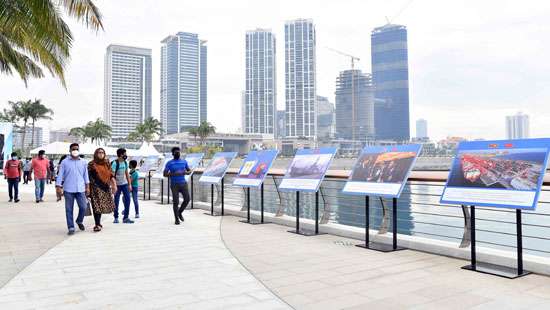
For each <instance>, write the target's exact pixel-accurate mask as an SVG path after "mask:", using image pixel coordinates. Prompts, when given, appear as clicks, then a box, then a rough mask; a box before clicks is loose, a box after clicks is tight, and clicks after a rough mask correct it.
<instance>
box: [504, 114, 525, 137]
mask: <svg viewBox="0 0 550 310" xmlns="http://www.w3.org/2000/svg"><path fill="white" fill-rule="evenodd" d="M526 138H529V115H527V114H523V113H521V112H518V113H517V114H516V115H509V116H506V139H526Z"/></svg>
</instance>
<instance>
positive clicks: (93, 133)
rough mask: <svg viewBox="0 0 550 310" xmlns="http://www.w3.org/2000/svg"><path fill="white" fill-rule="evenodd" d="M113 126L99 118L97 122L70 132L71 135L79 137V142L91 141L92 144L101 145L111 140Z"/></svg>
mask: <svg viewBox="0 0 550 310" xmlns="http://www.w3.org/2000/svg"><path fill="white" fill-rule="evenodd" d="M111 132H112V129H111V126H109V125H107V124H105V122H103V120H101V119H100V118H98V119H97V120H95V121H90V122H88V123H87V124H86V125H85V126H84V127H74V128H71V130H70V131H69V135H70V136H73V137H77V138H78V139H79V140H81V141H84V142H86V141H87V140H88V139H90V142H91V143H94V142H95V143H96V144H100V143H101V142H105V141H107V140H108V139H109V138H111Z"/></svg>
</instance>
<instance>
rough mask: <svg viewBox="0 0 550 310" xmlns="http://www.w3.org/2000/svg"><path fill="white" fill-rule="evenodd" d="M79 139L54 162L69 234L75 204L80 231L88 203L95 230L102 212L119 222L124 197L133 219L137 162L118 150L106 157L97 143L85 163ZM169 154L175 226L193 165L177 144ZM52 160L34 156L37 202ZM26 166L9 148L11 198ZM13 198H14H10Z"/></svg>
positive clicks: (126, 214)
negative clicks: (184, 157)
mask: <svg viewBox="0 0 550 310" xmlns="http://www.w3.org/2000/svg"><path fill="white" fill-rule="evenodd" d="M79 150H80V146H79V145H78V143H73V144H71V145H70V147H69V155H67V156H64V157H62V159H61V160H60V162H59V164H58V169H57V173H56V177H55V187H56V195H57V200H58V201H60V200H61V199H62V198H65V215H66V220H67V228H68V234H69V235H73V234H74V233H75V220H74V204H75V201H76V204H77V206H78V215H77V217H76V225H77V226H78V228H79V229H80V230H82V231H84V230H85V226H84V216H85V213H86V208H87V207H88V202H89V205H90V207H91V209H92V210H91V211H92V214H93V217H94V222H95V225H94V228H93V230H94V231H95V232H99V231H101V230H102V228H103V225H102V224H101V217H102V215H103V214H110V213H113V216H114V223H115V224H116V223H119V219H118V218H119V212H118V211H119V202H120V198H121V196H122V202H123V205H124V209H123V211H122V223H126V224H132V223H134V221H133V220H131V219H130V202H131V201H133V203H134V206H135V218H136V219H137V218H139V217H140V213H139V203H138V191H139V183H138V179H139V175H138V171H137V170H136V168H137V161H135V160H130V161H129V162H128V161H127V159H128V157H127V155H126V150H125V149H123V148H120V149H118V150H117V158H116V159H115V160H113V161H112V162H109V159H108V157H107V154H106V152H105V149H103V148H98V149H96V150H95V152H94V156H93V159H92V160H90V161H89V162H86V160H84V159H83V157H82V156H81V154H80V152H79ZM172 156H173V159H172V160H170V161H168V162H167V163H166V165H165V169H164V172H163V174H164V176H165V177H168V178H170V181H171V182H170V184H171V190H172V198H173V211H174V219H175V224H176V225H179V224H180V223H181V222H183V221H184V218H183V211H184V210H185V209H186V208H187V205H188V204H189V202H190V195H189V188H188V185H187V180H186V177H185V176H186V175H189V174H190V173H191V169H190V168H189V165H188V164H187V161H186V160H185V159H182V158H181V151H180V148H178V147H174V148H173V149H172ZM50 162H51V161H50V160H48V159H47V158H46V157H45V152H44V151H43V150H41V151H39V153H38V156H37V157H36V158H34V159H32V161H31V164H30V170H29V171H30V172H29V174H28V175H27V176H26V177H27V178H28V179H29V180H31V179H32V177H31V175H32V173H33V172H34V179H35V184H36V190H35V196H36V202H37V203H38V202H41V201H43V197H44V187H45V184H46V179H47V177H48V174H51V175H55V174H54V169H53V168H51V167H50ZM23 169H24V165H23V164H22V163H21V162H20V161H19V159H18V157H17V153H12V155H11V159H10V160H8V161H7V162H6V165H5V168H4V176H5V177H6V179H7V180H8V184H9V186H8V187H9V190H8V192H9V197H10V202H11V201H15V202H18V201H19V196H18V195H19V193H18V184H19V182H21V176H22V175H24V174H23V171H22V170H23ZM180 193H181V195H182V196H183V202H182V203H181V205H180V204H179V195H180ZM13 199H15V200H13Z"/></svg>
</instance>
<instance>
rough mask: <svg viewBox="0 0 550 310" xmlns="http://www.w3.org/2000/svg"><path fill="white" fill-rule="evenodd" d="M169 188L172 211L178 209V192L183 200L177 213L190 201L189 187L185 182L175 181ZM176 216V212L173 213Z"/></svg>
mask: <svg viewBox="0 0 550 310" xmlns="http://www.w3.org/2000/svg"><path fill="white" fill-rule="evenodd" d="M170 190H171V191H172V204H173V208H174V213H175V212H176V210H178V204H179V203H180V193H181V195H182V196H183V202H182V203H181V206H180V207H179V210H178V212H179V214H181V213H182V212H183V210H185V208H187V205H188V204H189V202H190V201H191V198H190V197H189V187H188V186H187V183H176V184H173V183H172V184H171V185H170ZM174 215H175V216H177V214H174Z"/></svg>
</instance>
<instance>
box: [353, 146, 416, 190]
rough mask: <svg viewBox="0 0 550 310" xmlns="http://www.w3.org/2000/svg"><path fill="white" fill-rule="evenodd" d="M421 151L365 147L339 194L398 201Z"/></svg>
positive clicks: (413, 148)
mask: <svg viewBox="0 0 550 310" xmlns="http://www.w3.org/2000/svg"><path fill="white" fill-rule="evenodd" d="M421 149H422V147H421V146H420V145H419V144H406V145H392V146H367V147H365V148H364V149H363V150H362V151H361V154H360V155H359V158H357V161H356V162H355V165H354V166H353V169H352V171H351V175H350V176H349V178H348V181H347V182H346V184H345V185H344V188H343V189H342V192H344V193H346V194H352V195H376V196H381V197H388V198H398V197H399V196H400V195H401V191H403V187H404V186H405V183H406V182H407V178H408V176H409V173H410V171H411V169H412V167H413V165H414V162H415V161H416V158H417V157H418V154H419V153H420V150H421Z"/></svg>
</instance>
